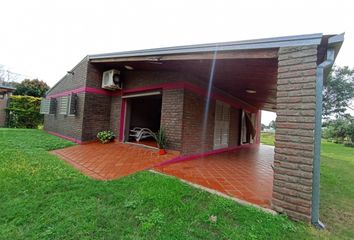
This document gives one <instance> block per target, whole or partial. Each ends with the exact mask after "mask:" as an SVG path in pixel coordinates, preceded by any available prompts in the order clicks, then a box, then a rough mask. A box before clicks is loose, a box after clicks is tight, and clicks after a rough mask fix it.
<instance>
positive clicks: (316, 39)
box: [88, 33, 323, 59]
mask: <svg viewBox="0 0 354 240" xmlns="http://www.w3.org/2000/svg"><path fill="white" fill-rule="evenodd" d="M322 36H323V34H322V33H315V34H307V35H296V36H287V37H275V38H262V39H254V40H244V41H234V42H221V43H208V44H197V45H186V46H177V47H166V48H155V49H143V50H136V51H125V52H114V53H103V54H94V55H88V57H89V59H104V58H120V57H134V56H155V55H168V54H183V53H198V52H212V51H215V50H216V49H217V50H218V51H232V50H252V49H267V48H279V47H292V46H307V45H319V44H320V43H321V39H322Z"/></svg>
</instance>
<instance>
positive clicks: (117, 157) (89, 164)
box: [52, 142, 179, 180]
mask: <svg viewBox="0 0 354 240" xmlns="http://www.w3.org/2000/svg"><path fill="white" fill-rule="evenodd" d="M157 151H158V150H154V149H149V148H145V147H142V146H134V145H132V144H123V143H118V142H114V143H109V144H101V143H98V142H94V143H88V144H83V145H76V146H73V147H69V148H64V149H59V150H54V151H52V153H54V154H56V155H58V156H59V157H61V158H62V159H64V160H65V161H66V162H68V163H70V164H71V165H73V166H74V167H76V168H77V169H79V170H80V171H82V172H83V173H85V174H86V175H88V176H91V177H92V178H95V179H100V180H111V179H116V178H120V177H123V176H126V175H129V174H132V173H135V172H137V171H141V170H144V169H146V168H151V167H153V166H154V165H156V164H157V163H161V162H163V161H166V160H168V159H171V158H174V157H177V156H178V155H179V152H177V151H168V152H167V154H166V155H162V156H159V155H158V153H157Z"/></svg>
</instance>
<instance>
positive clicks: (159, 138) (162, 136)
mask: <svg viewBox="0 0 354 240" xmlns="http://www.w3.org/2000/svg"><path fill="white" fill-rule="evenodd" d="M155 140H156V143H157V146H158V148H159V149H166V146H167V139H166V132H165V129H164V128H161V129H160V130H159V131H158V132H157V133H156V135H155Z"/></svg>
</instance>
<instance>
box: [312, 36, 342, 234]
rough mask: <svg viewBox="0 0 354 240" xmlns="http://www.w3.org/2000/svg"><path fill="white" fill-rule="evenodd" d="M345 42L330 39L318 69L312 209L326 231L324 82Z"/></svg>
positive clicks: (335, 38)
mask: <svg viewBox="0 0 354 240" xmlns="http://www.w3.org/2000/svg"><path fill="white" fill-rule="evenodd" d="M343 41H344V34H340V35H336V36H333V37H331V38H329V39H328V49H327V55H326V59H325V60H324V61H323V62H322V63H321V64H319V65H318V66H317V69H316V111H315V139H314V140H315V141H314V159H313V176H312V208H311V223H312V224H313V225H314V226H315V227H316V228H319V229H324V227H325V226H324V224H323V223H322V222H321V221H320V219H319V215H320V167H321V165H320V160H321V132H322V90H323V82H324V79H325V78H326V77H327V75H328V73H329V71H330V69H331V67H332V65H333V63H334V60H335V58H336V54H337V53H338V51H339V48H340V46H341V44H342V42H343Z"/></svg>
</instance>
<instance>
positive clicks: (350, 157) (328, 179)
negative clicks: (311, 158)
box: [261, 133, 354, 239]
mask: <svg viewBox="0 0 354 240" xmlns="http://www.w3.org/2000/svg"><path fill="white" fill-rule="evenodd" d="M261 142H262V143H264V144H268V145H274V134H269V133H262V138H261ZM353 184H354V148H349V147H344V146H343V145H342V144H335V143H330V142H327V141H322V145H321V205H320V214H321V217H320V219H321V221H323V222H324V223H325V224H326V227H327V231H326V232H325V234H324V235H325V236H326V237H328V238H330V239H354V187H353ZM324 235H321V236H322V237H324Z"/></svg>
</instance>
